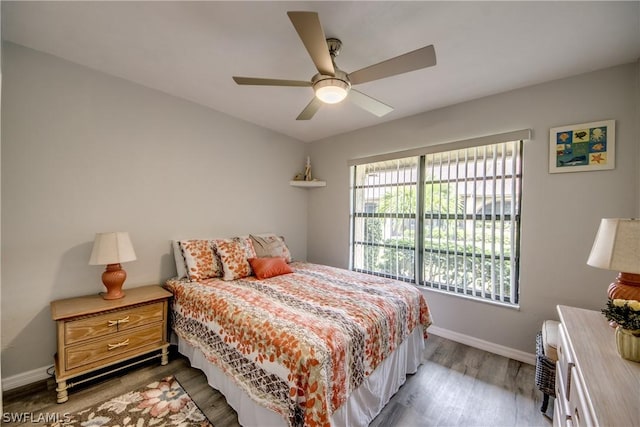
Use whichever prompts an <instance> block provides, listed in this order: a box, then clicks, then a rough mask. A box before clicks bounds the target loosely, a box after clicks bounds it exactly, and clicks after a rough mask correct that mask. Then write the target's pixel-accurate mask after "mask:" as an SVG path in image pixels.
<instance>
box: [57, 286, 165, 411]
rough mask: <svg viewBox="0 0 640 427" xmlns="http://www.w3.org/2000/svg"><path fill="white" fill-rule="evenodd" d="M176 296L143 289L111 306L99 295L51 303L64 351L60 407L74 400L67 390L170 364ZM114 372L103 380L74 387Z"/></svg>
mask: <svg viewBox="0 0 640 427" xmlns="http://www.w3.org/2000/svg"><path fill="white" fill-rule="evenodd" d="M171 296H172V294H171V293H170V292H168V291H167V290H165V289H163V288H162V287H161V286H158V285H152V286H143V287H139V288H133V289H131V290H129V291H128V292H127V296H126V297H125V298H120V299H116V300H105V299H102V298H101V297H100V296H99V295H89V296H84V297H78V298H69V299H62V300H57V301H53V302H51V317H52V319H53V320H55V321H56V324H57V335H58V348H57V354H56V355H55V358H54V360H55V376H56V383H57V387H56V391H57V393H58V397H57V401H58V403H63V402H66V401H67V400H68V395H67V389H69V388H71V387H73V386H75V385H78V384H81V383H83V382H85V381H87V380H88V379H91V378H95V377H98V376H103V375H106V374H108V373H112V372H116V371H118V370H120V369H123V368H125V367H129V366H131V365H135V364H137V363H142V362H145V361H148V360H151V359H153V358H156V357H161V364H162V365H166V364H167V363H168V361H169V358H168V356H169V353H168V348H169V342H168V341H167V327H168V321H167V313H168V306H169V298H171ZM155 351H160V353H159V354H156V355H152V356H150V357H147V358H144V359H142V360H136V361H134V362H133V363H130V364H129V365H126V366H119V367H118V366H114V365H117V364H120V363H121V362H125V361H128V360H130V359H133V358H138V357H139V356H142V355H145V354H148V353H151V352H155ZM110 366H113V367H114V369H112V370H110V371H108V372H104V373H100V374H99V375H97V376H93V377H89V378H84V379H80V380H79V381H77V382H75V383H68V382H67V381H68V380H69V379H72V378H75V377H79V376H81V375H85V374H89V373H91V372H94V371H97V370H98V369H103V368H107V367H110Z"/></svg>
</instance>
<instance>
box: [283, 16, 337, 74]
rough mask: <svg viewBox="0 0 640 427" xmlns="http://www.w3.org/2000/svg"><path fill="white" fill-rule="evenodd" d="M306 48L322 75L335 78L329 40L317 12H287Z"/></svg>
mask: <svg viewBox="0 0 640 427" xmlns="http://www.w3.org/2000/svg"><path fill="white" fill-rule="evenodd" d="M287 15H289V19H290V20H291V23H292V24H293V26H294V27H295V29H296V31H297V32H298V36H300V39H301V40H302V43H303V44H304V47H305V48H307V52H309V56H311V60H312V61H313V63H314V64H315V65H316V68H317V69H318V71H319V72H320V74H324V75H327V76H335V69H334V68H333V61H332V60H331V55H330V54H329V48H328V47H327V39H326V37H325V35H324V31H323V30H322V25H320V18H318V14H317V13H316V12H287Z"/></svg>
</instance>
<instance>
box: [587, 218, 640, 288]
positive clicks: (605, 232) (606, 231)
mask: <svg viewBox="0 0 640 427" xmlns="http://www.w3.org/2000/svg"><path fill="white" fill-rule="evenodd" d="M587 264H589V265H590V266H592V267H597V268H604V269H607V270H614V271H618V272H619V273H618V277H617V278H616V280H615V281H614V282H613V283H611V284H610V285H609V289H608V295H609V298H611V299H627V300H640V219H637V218H634V219H626V218H603V219H602V221H601V222H600V228H598V233H597V234H596V238H595V241H594V243H593V248H592V249H591V254H590V255H589V259H588V260H587Z"/></svg>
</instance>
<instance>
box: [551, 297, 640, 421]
mask: <svg viewBox="0 0 640 427" xmlns="http://www.w3.org/2000/svg"><path fill="white" fill-rule="evenodd" d="M558 314H559V315H560V327H559V337H560V339H559V342H558V365H557V369H556V401H555V405H554V406H555V413H554V417H553V425H554V426H558V427H559V426H569V425H571V426H633V425H638V417H639V412H638V384H640V363H635V362H630V361H628V360H625V359H622V358H620V357H618V355H617V354H616V350H615V344H614V341H615V333H614V331H613V329H611V328H610V327H609V326H608V324H607V321H606V320H605V318H604V317H603V316H602V314H601V313H600V312H598V311H595V310H585V309H583V308H576V307H567V306H558Z"/></svg>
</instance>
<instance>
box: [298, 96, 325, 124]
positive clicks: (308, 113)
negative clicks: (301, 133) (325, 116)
mask: <svg viewBox="0 0 640 427" xmlns="http://www.w3.org/2000/svg"><path fill="white" fill-rule="evenodd" d="M322 104H323V102H322V101H320V100H319V99H318V98H316V97H315V96H314V97H313V99H312V100H311V102H310V103H309V104H307V106H306V107H304V110H302V112H301V113H300V114H299V115H298V117H296V120H309V119H311V118H312V117H313V116H314V114H316V113H317V112H318V110H319V109H320V107H321V106H322Z"/></svg>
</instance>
